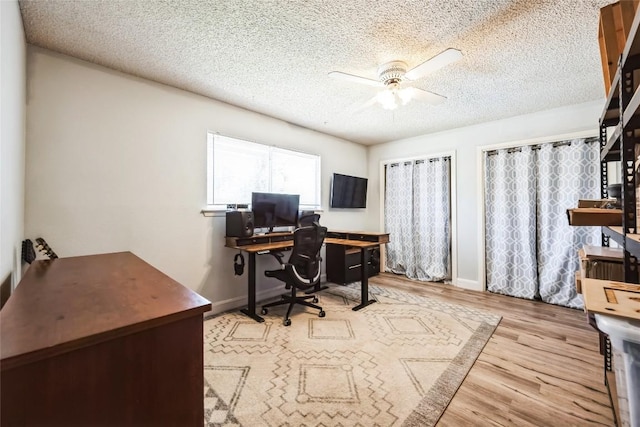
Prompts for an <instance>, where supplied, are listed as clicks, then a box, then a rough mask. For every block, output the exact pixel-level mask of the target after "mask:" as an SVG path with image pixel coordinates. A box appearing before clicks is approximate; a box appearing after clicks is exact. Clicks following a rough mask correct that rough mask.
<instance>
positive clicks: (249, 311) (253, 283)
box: [240, 252, 264, 322]
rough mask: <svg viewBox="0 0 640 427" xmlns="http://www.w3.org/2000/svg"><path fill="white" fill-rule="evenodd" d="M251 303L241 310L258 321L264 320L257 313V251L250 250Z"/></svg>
mask: <svg viewBox="0 0 640 427" xmlns="http://www.w3.org/2000/svg"><path fill="white" fill-rule="evenodd" d="M248 288H249V289H248V291H249V295H248V296H249V304H248V305H247V308H243V309H242V310H240V311H241V312H242V313H244V314H246V315H247V316H249V317H251V318H252V319H253V320H255V321H256V322H264V319H263V318H262V317H260V316H258V315H257V314H256V253H255V252H249V286H248Z"/></svg>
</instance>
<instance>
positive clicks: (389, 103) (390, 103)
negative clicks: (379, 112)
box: [376, 90, 398, 110]
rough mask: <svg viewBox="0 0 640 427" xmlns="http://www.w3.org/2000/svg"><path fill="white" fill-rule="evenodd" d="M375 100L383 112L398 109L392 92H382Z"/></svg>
mask: <svg viewBox="0 0 640 427" xmlns="http://www.w3.org/2000/svg"><path fill="white" fill-rule="evenodd" d="M376 100H377V101H378V103H379V104H380V105H381V106H382V108H384V109H385V110H395V109H396V108H398V102H397V100H396V94H395V93H394V92H393V91H392V90H383V91H381V92H379V93H378V95H377V96H376Z"/></svg>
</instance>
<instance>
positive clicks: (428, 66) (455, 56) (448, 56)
mask: <svg viewBox="0 0 640 427" xmlns="http://www.w3.org/2000/svg"><path fill="white" fill-rule="evenodd" d="M460 58H462V52H461V51H459V50H458V49H452V48H449V49H447V50H444V51H442V52H440V53H439V54H437V55H436V56H434V57H433V58H431V59H428V60H426V61H425V62H423V63H422V64H420V65H416V66H415V67H413V68H412V69H410V70H409V71H407V72H406V74H405V75H404V76H405V77H406V78H407V79H409V80H417V79H419V78H421V77H424V76H426V75H427V74H430V73H433V72H434V71H436V70H439V69H440V68H442V67H445V66H447V65H449V64H451V63H454V62H456V61H457V60H459V59H460Z"/></svg>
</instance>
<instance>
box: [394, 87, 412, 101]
mask: <svg viewBox="0 0 640 427" xmlns="http://www.w3.org/2000/svg"><path fill="white" fill-rule="evenodd" d="M397 94H398V98H400V102H401V104H402V105H407V104H408V103H409V101H411V100H412V99H413V93H412V92H411V88H404V89H400V90H399V91H398V93H397Z"/></svg>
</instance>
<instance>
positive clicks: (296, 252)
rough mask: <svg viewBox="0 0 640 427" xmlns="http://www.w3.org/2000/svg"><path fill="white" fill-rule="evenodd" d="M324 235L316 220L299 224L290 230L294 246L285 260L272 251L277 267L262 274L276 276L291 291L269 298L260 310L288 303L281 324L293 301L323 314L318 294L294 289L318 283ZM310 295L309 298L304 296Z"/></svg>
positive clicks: (289, 322)
mask: <svg viewBox="0 0 640 427" xmlns="http://www.w3.org/2000/svg"><path fill="white" fill-rule="evenodd" d="M326 235H327V227H322V226H321V225H320V224H318V223H317V222H315V223H314V224H313V225H310V226H307V227H300V228H298V229H296V230H295V231H294V232H293V250H292V252H291V256H289V260H288V261H287V262H286V263H283V262H282V255H281V254H274V256H276V258H278V261H279V262H280V269H278V270H268V271H265V272H264V274H265V275H266V276H267V277H275V278H276V279H278V280H281V281H283V282H285V284H286V285H285V288H286V289H291V295H282V299H281V300H280V301H276V302H272V303H269V304H265V305H263V306H262V314H267V312H268V310H267V308H268V307H274V306H276V305H283V304H289V309H288V310H287V315H286V317H285V319H284V322H283V323H284V325H285V326H289V325H291V319H290V318H289V316H290V315H291V310H292V309H293V306H294V305H295V304H300V305H304V306H307V307H311V308H315V309H316V310H320V312H319V313H318V316H319V317H324V316H325V312H324V310H322V307H320V306H318V305H316V304H314V303H317V302H318V297H317V296H315V295H304V296H298V295H297V290H298V289H300V290H307V289H310V288H313V287H314V286H316V284H318V283H320V262H321V260H322V258H321V257H320V249H321V248H322V244H323V242H324V238H325V237H326ZM309 299H311V300H312V302H313V303H312V302H309V301H307V300H309Z"/></svg>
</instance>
